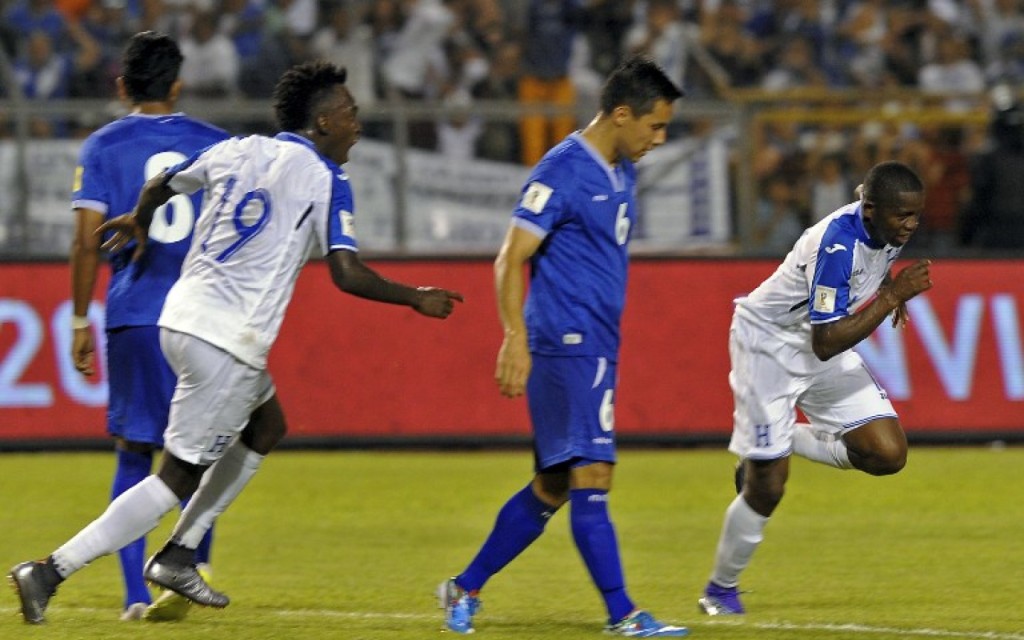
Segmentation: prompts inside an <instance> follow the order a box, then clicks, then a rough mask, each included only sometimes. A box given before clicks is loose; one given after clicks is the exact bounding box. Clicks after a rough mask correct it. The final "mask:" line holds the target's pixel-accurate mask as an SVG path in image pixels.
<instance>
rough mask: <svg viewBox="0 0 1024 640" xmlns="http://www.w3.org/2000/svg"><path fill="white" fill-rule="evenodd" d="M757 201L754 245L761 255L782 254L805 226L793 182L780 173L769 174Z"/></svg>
mask: <svg viewBox="0 0 1024 640" xmlns="http://www.w3.org/2000/svg"><path fill="white" fill-rule="evenodd" d="M761 193H762V194H763V195H762V196H761V198H759V200H758V203H757V213H756V220H755V223H756V225H757V226H756V228H755V229H754V245H755V247H756V248H757V252H758V253H760V254H762V255H772V256H777V255H784V254H785V253H786V252H787V251H789V250H790V249H791V248H792V247H793V243H794V242H796V240H797V238H799V237H800V234H802V233H803V232H804V229H806V228H807V222H808V221H807V219H806V216H804V215H803V213H802V212H801V211H800V208H799V207H798V205H797V200H796V197H795V194H794V190H793V187H792V185H791V184H790V183H789V182H788V181H787V180H786V178H784V177H783V176H781V175H773V176H769V177H768V178H767V179H766V180H765V184H764V186H763V187H762V188H761Z"/></svg>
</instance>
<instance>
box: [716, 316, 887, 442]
mask: <svg viewBox="0 0 1024 640" xmlns="http://www.w3.org/2000/svg"><path fill="white" fill-rule="evenodd" d="M777 331H778V330H775V331H772V330H770V329H766V328H762V327H760V326H758V325H757V324H755V323H754V322H751V321H750V320H747V319H744V318H741V317H739V316H737V315H734V316H733V321H732V326H731V327H730V329H729V359H730V360H731V362H732V370H731V371H730V372H729V386H731V387H732V393H733V399H734V402H735V405H734V407H735V408H734V411H733V431H732V440H731V441H730V443H729V451H732V452H733V453H735V454H736V455H738V456H740V457H741V458H751V459H753V460H774V459H776V458H784V457H786V456H788V455H790V453H792V450H793V428H794V425H795V424H796V408H797V407H799V408H800V410H801V411H802V412H803V414H804V415H805V416H806V417H807V419H808V420H810V422H811V424H812V425H813V426H814V427H815V428H816V429H822V430H825V431H831V432H832V433H842V432H845V431H849V430H851V429H855V428H857V427H859V426H861V425H864V424H867V423H868V422H871V421H873V420H878V419H880V418H895V417H896V411H895V410H894V409H893V407H892V403H890V402H889V396H888V394H887V393H886V392H885V389H883V388H882V386H881V385H880V384H878V381H877V380H875V379H874V377H873V376H872V375H871V373H870V372H869V371H868V369H867V367H866V366H865V365H864V361H863V360H862V359H861V357H860V355H858V354H857V353H856V352H855V351H852V350H850V351H844V352H843V353H841V354H839V355H837V356H835V357H833V358H831V359H830V360H828V361H827V362H820V361H819V360H817V358H816V357H815V356H814V355H813V354H808V350H809V348H810V345H806V346H805V347H804V348H803V349H799V348H797V347H796V346H795V345H794V344H793V343H792V341H785V340H783V339H782V338H780V337H779V335H778V333H777Z"/></svg>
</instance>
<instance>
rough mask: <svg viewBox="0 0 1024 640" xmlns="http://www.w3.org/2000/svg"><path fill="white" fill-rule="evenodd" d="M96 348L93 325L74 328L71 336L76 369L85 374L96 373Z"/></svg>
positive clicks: (72, 356) (73, 360)
mask: <svg viewBox="0 0 1024 640" xmlns="http://www.w3.org/2000/svg"><path fill="white" fill-rule="evenodd" d="M95 351H96V348H95V346H94V345H93V340H92V327H85V328H83V329H72V336H71V361H72V362H74V363H75V369H77V370H78V372H79V373H81V374H82V375H85V376H91V375H92V374H93V373H95V369H94V364H93V363H94V357H95Z"/></svg>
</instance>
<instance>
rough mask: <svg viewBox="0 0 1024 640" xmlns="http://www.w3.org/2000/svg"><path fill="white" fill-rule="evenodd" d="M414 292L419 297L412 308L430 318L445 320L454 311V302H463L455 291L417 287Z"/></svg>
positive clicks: (460, 295) (459, 294)
mask: <svg viewBox="0 0 1024 640" xmlns="http://www.w3.org/2000/svg"><path fill="white" fill-rule="evenodd" d="M416 291H417V292H418V294H419V295H418V296H417V300H416V304H414V305H413V307H412V308H413V309H415V310H416V311H418V312H419V313H422V314H423V315H425V316H429V317H431V318H447V317H448V316H450V315H451V314H452V311H454V310H455V301H456V300H458V301H459V302H463V299H462V294H461V293H459V292H457V291H448V290H447V289H438V288H437V287H419V288H418V289H417V290H416Z"/></svg>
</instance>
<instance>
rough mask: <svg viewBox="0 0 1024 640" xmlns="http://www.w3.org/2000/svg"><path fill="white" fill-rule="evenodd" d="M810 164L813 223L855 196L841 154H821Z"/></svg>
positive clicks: (851, 200) (852, 199)
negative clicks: (819, 157) (844, 172)
mask: <svg viewBox="0 0 1024 640" xmlns="http://www.w3.org/2000/svg"><path fill="white" fill-rule="evenodd" d="M810 165H811V166H810V170H811V173H812V176H813V177H812V178H811V198H810V207H809V208H810V214H811V223H814V222H817V221H819V220H821V219H822V218H824V217H826V216H827V215H829V214H830V213H832V212H833V211H835V210H836V209H838V208H839V207H842V206H843V205H845V204H848V203H850V202H853V201H854V199H855V197H854V195H853V186H851V185H850V182H849V181H848V180H847V179H846V176H845V175H844V174H843V161H842V156H840V155H839V154H838V153H830V154H828V155H824V156H821V159H820V160H818V161H816V162H815V161H812V162H811V163H810ZM929 212H930V209H929ZM929 215H930V213H929Z"/></svg>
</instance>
